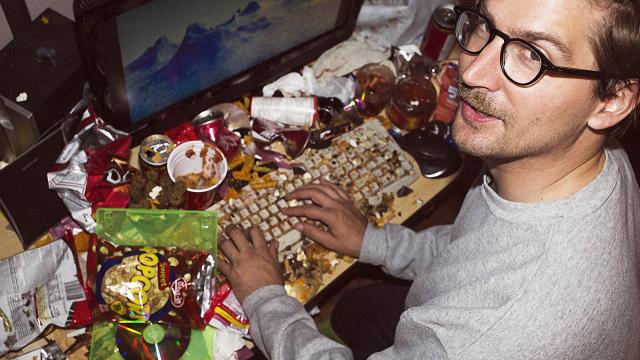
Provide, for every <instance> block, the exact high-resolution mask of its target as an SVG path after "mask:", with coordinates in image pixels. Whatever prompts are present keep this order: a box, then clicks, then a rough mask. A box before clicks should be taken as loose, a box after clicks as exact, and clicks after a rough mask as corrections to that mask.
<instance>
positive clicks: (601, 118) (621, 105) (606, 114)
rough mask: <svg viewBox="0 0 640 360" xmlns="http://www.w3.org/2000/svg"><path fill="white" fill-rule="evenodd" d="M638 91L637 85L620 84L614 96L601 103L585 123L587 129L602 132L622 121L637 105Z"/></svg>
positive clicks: (639, 89)
mask: <svg viewBox="0 0 640 360" xmlns="http://www.w3.org/2000/svg"><path fill="white" fill-rule="evenodd" d="M638 91H640V86H638V83H636V82H634V83H631V84H624V83H622V82H621V83H620V85H619V87H618V90H617V92H616V94H615V95H614V96H611V97H609V98H607V99H605V100H602V101H601V105H600V106H599V107H598V108H597V109H596V111H595V112H594V114H593V115H592V116H591V118H590V119H589V121H588V123H587V124H588V125H589V127H590V128H592V129H594V130H604V129H608V128H610V127H612V126H615V125H616V124H618V123H619V122H620V121H622V120H624V118H626V117H627V115H629V113H631V112H632V111H633V110H634V109H635V108H636V106H637V105H638V102H639V100H640V99H639V98H638Z"/></svg>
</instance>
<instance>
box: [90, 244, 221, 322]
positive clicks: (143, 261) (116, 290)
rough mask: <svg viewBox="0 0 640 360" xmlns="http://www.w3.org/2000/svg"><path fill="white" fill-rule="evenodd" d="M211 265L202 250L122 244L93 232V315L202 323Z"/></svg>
mask: <svg viewBox="0 0 640 360" xmlns="http://www.w3.org/2000/svg"><path fill="white" fill-rule="evenodd" d="M213 265H214V258H213V256H211V255H209V254H208V253H206V252H204V251H187V250H182V249H177V248H164V247H147V246H118V245H114V244H112V243H110V242H108V241H104V240H102V239H99V238H98V237H97V236H95V235H94V236H93V238H92V244H91V247H90V250H89V258H88V260H87V277H88V278H89V279H88V288H89V289H90V295H91V300H92V303H93V305H94V306H93V308H94V319H95V320H96V321H100V320H106V321H118V320H127V319H130V320H145V321H147V320H149V321H166V322H169V323H172V324H175V325H178V326H185V327H191V328H193V329H204V327H205V326H206V324H205V322H204V320H203V318H202V316H203V314H204V313H206V311H207V310H208V309H209V304H210V297H211V296H210V291H211V279H212V276H213Z"/></svg>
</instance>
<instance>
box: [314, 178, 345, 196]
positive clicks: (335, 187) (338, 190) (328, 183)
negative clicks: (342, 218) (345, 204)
mask: <svg viewBox="0 0 640 360" xmlns="http://www.w3.org/2000/svg"><path fill="white" fill-rule="evenodd" d="M320 183H321V184H323V185H326V186H328V187H330V188H331V189H332V190H333V191H334V192H335V193H336V195H338V197H339V198H340V199H342V200H346V201H351V198H350V197H349V195H348V194H347V193H346V192H345V191H344V190H343V189H342V188H341V187H340V186H338V185H336V184H334V183H332V182H331V181H329V180H326V179H320Z"/></svg>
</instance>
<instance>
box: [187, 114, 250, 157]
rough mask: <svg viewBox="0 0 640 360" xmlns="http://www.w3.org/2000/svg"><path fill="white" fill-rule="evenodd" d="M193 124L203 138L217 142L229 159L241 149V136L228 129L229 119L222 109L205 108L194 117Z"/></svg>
mask: <svg viewBox="0 0 640 360" xmlns="http://www.w3.org/2000/svg"><path fill="white" fill-rule="evenodd" d="M191 124H192V125H193V127H194V129H195V131H196V134H197V135H198V137H199V138H200V139H201V140H204V141H210V142H213V143H214V144H216V145H217V146H218V148H220V150H222V153H223V154H224V156H226V157H227V158H228V159H232V158H233V156H234V155H235V154H236V153H237V152H238V151H239V150H240V145H241V139H240V136H239V135H238V134H236V133H234V132H233V131H231V130H229V129H227V121H226V119H225V117H224V113H223V112H222V111H219V110H215V109H208V110H205V111H203V112H201V113H200V114H198V115H197V116H196V117H195V118H193V120H192V121H191Z"/></svg>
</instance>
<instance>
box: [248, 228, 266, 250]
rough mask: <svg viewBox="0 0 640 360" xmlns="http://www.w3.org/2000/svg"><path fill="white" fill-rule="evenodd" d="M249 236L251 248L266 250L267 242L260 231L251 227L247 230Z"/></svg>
mask: <svg viewBox="0 0 640 360" xmlns="http://www.w3.org/2000/svg"><path fill="white" fill-rule="evenodd" d="M249 236H250V237H251V242H252V243H253V247H255V248H256V249H266V248H267V242H266V241H265V240H264V235H262V231H260V229H259V228H258V227H256V226H252V227H250V228H249Z"/></svg>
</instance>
